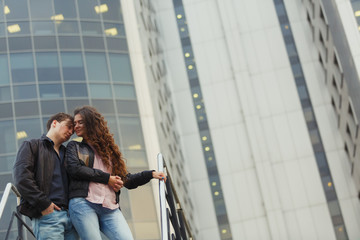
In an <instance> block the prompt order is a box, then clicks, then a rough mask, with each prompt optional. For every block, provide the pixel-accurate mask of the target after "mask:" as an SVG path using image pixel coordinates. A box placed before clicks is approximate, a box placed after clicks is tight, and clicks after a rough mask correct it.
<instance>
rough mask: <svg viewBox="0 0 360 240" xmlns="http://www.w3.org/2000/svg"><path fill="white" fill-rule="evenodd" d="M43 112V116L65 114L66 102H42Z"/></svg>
mask: <svg viewBox="0 0 360 240" xmlns="http://www.w3.org/2000/svg"><path fill="white" fill-rule="evenodd" d="M40 103H41V112H42V114H43V115H45V114H49V115H52V114H55V113H58V112H65V106H64V102H63V101H62V100H56V101H53V100H50V101H49V100H46V101H41V102H40Z"/></svg>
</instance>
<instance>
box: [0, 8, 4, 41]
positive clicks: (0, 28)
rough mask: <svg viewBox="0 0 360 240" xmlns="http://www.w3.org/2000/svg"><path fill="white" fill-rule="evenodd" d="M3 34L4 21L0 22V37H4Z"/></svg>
mask: <svg viewBox="0 0 360 240" xmlns="http://www.w3.org/2000/svg"><path fill="white" fill-rule="evenodd" d="M0 12H1V11H0ZM4 36H5V23H0V37H4Z"/></svg>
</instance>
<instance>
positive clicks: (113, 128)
mask: <svg viewBox="0 0 360 240" xmlns="http://www.w3.org/2000/svg"><path fill="white" fill-rule="evenodd" d="M105 120H106V121H107V125H108V127H109V129H110V133H112V134H114V140H115V144H117V145H119V130H118V127H117V123H116V118H115V116H106V117H105Z"/></svg>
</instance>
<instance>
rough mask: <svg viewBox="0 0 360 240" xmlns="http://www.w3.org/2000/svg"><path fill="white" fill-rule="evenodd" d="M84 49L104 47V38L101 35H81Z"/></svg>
mask: <svg viewBox="0 0 360 240" xmlns="http://www.w3.org/2000/svg"><path fill="white" fill-rule="evenodd" d="M83 42H84V48H85V49H89V50H90V49H98V50H103V49H105V45H104V38H102V37H83Z"/></svg>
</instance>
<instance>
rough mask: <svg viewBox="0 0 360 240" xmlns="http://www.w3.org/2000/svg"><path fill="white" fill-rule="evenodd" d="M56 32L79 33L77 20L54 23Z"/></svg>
mask: <svg viewBox="0 0 360 240" xmlns="http://www.w3.org/2000/svg"><path fill="white" fill-rule="evenodd" d="M56 28H57V31H58V34H79V25H78V22H75V21H74V22H73V21H64V22H60V23H58V24H56Z"/></svg>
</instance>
